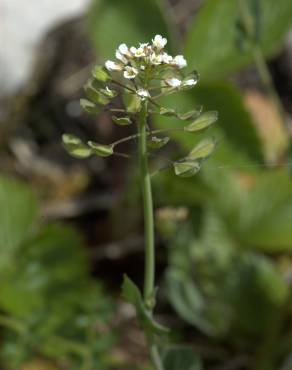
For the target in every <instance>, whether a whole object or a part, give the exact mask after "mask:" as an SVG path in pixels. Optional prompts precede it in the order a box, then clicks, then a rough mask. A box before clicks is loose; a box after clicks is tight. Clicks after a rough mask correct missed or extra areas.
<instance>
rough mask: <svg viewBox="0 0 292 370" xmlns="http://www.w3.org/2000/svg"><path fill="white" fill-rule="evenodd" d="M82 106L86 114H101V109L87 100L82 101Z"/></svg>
mask: <svg viewBox="0 0 292 370" xmlns="http://www.w3.org/2000/svg"><path fill="white" fill-rule="evenodd" d="M80 106H81V108H82V109H83V110H84V111H85V112H87V113H90V114H97V113H100V112H101V109H100V107H98V106H97V105H95V104H94V103H92V102H91V101H89V100H87V99H80Z"/></svg>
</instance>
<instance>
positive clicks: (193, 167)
mask: <svg viewBox="0 0 292 370" xmlns="http://www.w3.org/2000/svg"><path fill="white" fill-rule="evenodd" d="M173 167H174V172H175V174H176V175H177V176H180V177H191V176H194V175H195V174H196V173H198V172H199V171H200V169H201V165H200V163H199V162H196V161H192V160H184V161H177V162H174V164H173Z"/></svg>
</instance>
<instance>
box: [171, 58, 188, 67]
mask: <svg viewBox="0 0 292 370" xmlns="http://www.w3.org/2000/svg"><path fill="white" fill-rule="evenodd" d="M173 64H174V65H176V66H177V67H178V68H184V67H186V66H187V61H186V60H185V58H184V56H183V55H177V56H176V57H175V58H174V59H173Z"/></svg>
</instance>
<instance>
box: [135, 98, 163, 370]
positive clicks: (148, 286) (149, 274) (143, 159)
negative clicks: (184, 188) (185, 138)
mask: <svg viewBox="0 0 292 370" xmlns="http://www.w3.org/2000/svg"><path fill="white" fill-rule="evenodd" d="M146 125H147V100H145V101H143V102H142V109H141V112H140V116H139V122H138V129H139V136H138V137H139V165H140V174H141V187H142V196H143V209H144V234H145V267H144V303H145V306H146V307H147V308H148V310H149V314H150V315H152V313H153V306H154V304H153V300H154V284H155V245H154V220H153V200H152V189H151V178H150V173H149V168H148V153H147V131H146ZM145 335H146V338H147V342H148V346H149V352H150V356H151V360H152V362H153V365H154V367H155V369H156V370H163V365H162V361H161V359H160V355H159V351H158V348H157V346H156V344H155V343H154V340H153V338H152V336H148V335H147V333H145Z"/></svg>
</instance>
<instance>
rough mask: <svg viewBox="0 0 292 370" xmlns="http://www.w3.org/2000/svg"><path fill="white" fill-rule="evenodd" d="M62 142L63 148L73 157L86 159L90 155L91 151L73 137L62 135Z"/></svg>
mask: <svg viewBox="0 0 292 370" xmlns="http://www.w3.org/2000/svg"><path fill="white" fill-rule="evenodd" d="M62 140H63V145H64V148H65V149H66V150H67V152H68V153H69V154H70V155H72V156H73V157H76V158H87V157H89V156H90V155H91V154H92V150H91V149H90V148H89V147H88V146H87V145H86V144H84V143H83V142H82V140H81V139H79V138H78V137H77V136H75V135H72V134H64V135H62Z"/></svg>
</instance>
